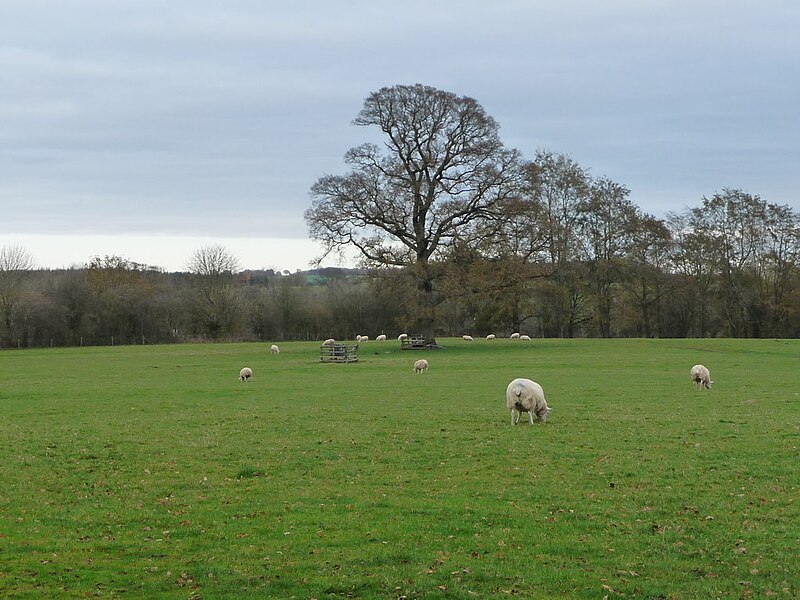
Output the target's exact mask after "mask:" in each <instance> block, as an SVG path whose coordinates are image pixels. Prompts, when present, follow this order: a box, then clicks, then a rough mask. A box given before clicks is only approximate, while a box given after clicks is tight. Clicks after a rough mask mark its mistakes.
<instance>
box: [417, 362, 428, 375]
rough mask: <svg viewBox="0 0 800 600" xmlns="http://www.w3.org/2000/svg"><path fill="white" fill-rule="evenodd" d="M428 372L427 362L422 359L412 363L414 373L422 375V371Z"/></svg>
mask: <svg viewBox="0 0 800 600" xmlns="http://www.w3.org/2000/svg"><path fill="white" fill-rule="evenodd" d="M427 370H428V361H427V360H425V359H424V358H420V359H419V360H418V361H417V362H415V363H414V372H415V373H422V372H423V371H427Z"/></svg>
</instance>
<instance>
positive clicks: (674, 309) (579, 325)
mask: <svg viewBox="0 0 800 600" xmlns="http://www.w3.org/2000/svg"><path fill="white" fill-rule="evenodd" d="M535 162H536V165H537V168H536V171H535V175H536V177H538V178H540V180H541V181H545V180H546V181H549V182H553V183H554V184H555V183H558V185H557V186H554V187H551V186H550V184H548V186H547V190H548V193H547V194H546V197H547V202H546V203H544V204H537V205H530V204H529V205H526V206H525V207H524V208H525V209H526V210H521V209H522V208H523V207H520V206H518V207H516V208H515V210H514V211H512V212H509V213H507V214H506V215H504V216H503V217H498V219H497V221H496V222H492V223H487V224H484V225H483V226H484V227H488V228H491V229H493V232H492V235H491V236H489V235H488V234H487V235H481V232H480V231H478V230H476V231H475V236H474V237H471V238H463V239H461V238H459V240H458V241H457V243H454V244H453V245H452V246H451V247H450V248H449V250H448V252H447V254H446V255H443V256H442V258H441V259H440V260H437V261H431V262H430V264H429V265H428V269H429V271H430V273H429V276H430V277H431V281H432V284H433V290H434V294H435V296H436V300H435V302H434V303H433V304H431V303H430V302H429V300H428V299H427V298H425V299H421V298H420V296H421V295H423V294H426V293H428V292H426V291H425V290H424V289H420V287H419V285H418V278H417V275H416V273H415V272H414V267H413V266H406V267H381V268H378V267H375V268H371V269H366V268H365V269H341V268H325V269H317V270H313V271H306V272H298V273H294V274H288V273H287V272H284V273H280V272H275V271H271V270H268V271H250V270H241V269H239V267H238V261H237V259H236V257H235V256H233V255H232V254H231V253H230V252H229V251H227V250H226V249H225V248H224V247H220V246H211V247H204V248H201V249H199V250H198V251H197V252H196V253H195V255H194V257H193V258H192V260H191V261H190V263H189V268H188V270H187V271H186V272H180V273H168V272H164V271H162V270H160V269H157V268H154V267H151V266H147V265H144V264H140V263H136V262H134V261H132V260H130V259H127V258H123V257H118V256H111V257H109V256H106V257H102V258H100V257H94V258H92V259H90V261H89V262H87V264H85V265H84V266H83V267H81V268H72V269H65V270H42V269H34V268H32V259H30V257H29V255H28V254H27V253H26V251H25V250H24V249H21V248H16V247H4V248H0V346H2V347H4V348H17V347H41V346H80V345H112V344H141V343H145V344H149V343H153V344H155V343H168V342H186V341H203V340H225V341H233V340H243V341H244V340H252V341H270V340H272V341H280V340H322V339H325V338H328V337H335V338H337V339H353V338H355V336H356V335H358V334H364V335H370V337H373V338H374V336H375V335H377V334H379V333H386V334H389V335H391V336H395V335H397V334H398V333H400V332H409V333H414V332H416V330H417V329H418V328H420V327H421V326H420V323H421V322H427V321H428V320H431V321H433V322H434V323H435V329H434V335H440V336H460V335H462V334H465V333H468V334H471V335H475V336H478V335H486V334H488V333H496V334H498V335H508V334H510V333H511V332H513V331H521V332H523V333H527V334H529V335H532V336H544V337H583V336H589V337H709V336H711V337H715V336H724V337H781V338H785V337H800V215H798V213H797V212H795V211H793V210H791V209H790V208H789V207H787V206H784V205H774V204H770V203H767V202H765V201H763V200H761V199H760V198H758V197H757V196H753V195H750V194H747V193H745V192H742V191H741V190H723V191H721V192H719V193H716V194H714V195H713V196H711V197H710V198H703V199H702V203H701V204H700V205H699V206H697V207H695V208H689V209H686V210H685V211H683V212H681V213H674V214H670V215H668V216H667V218H665V219H656V218H654V217H652V216H650V215H647V214H645V213H643V212H642V211H640V210H639V209H638V208H637V207H636V206H634V205H633V204H632V203H630V202H629V201H628V199H627V195H626V194H625V193H623V192H624V190H623V188H617V192H618V193H617V194H615V195H613V196H612V197H611V198H610V199H609V198H607V197H605V196H603V195H602V194H597V193H592V191H591V190H594V189H596V187H597V186H598V185H599V186H601V188H602V189H608V186H609V183H608V182H606V181H604V180H600V181H594V180H592V179H591V178H590V177H589V176H588V174H587V172H586V171H585V170H583V169H581V168H579V167H578V165H576V164H575V163H574V161H572V160H571V159H569V158H568V157H565V156H556V155H552V154H547V153H541V155H540V156H538V157H537V159H536V161H535ZM567 173H571V179H567V178H565V177H564V175H566V174H567ZM576 177H577V178H576ZM568 181H570V182H571V183H569V185H566V186H565V185H563V184H565V183H567V182H568ZM579 182H580V186H581V189H582V190H583V191H581V192H580V193H578V189H579V188H578V187H576V186H575V184H577V183H579ZM424 311H431V312H430V313H429V314H425V313H424ZM421 317H422V318H421Z"/></svg>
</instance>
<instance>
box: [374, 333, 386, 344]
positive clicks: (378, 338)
mask: <svg viewBox="0 0 800 600" xmlns="http://www.w3.org/2000/svg"><path fill="white" fill-rule="evenodd" d="M375 341H376V342H385V341H386V334H385V333H382V334H380V335H379V336H378V337H376V338H375Z"/></svg>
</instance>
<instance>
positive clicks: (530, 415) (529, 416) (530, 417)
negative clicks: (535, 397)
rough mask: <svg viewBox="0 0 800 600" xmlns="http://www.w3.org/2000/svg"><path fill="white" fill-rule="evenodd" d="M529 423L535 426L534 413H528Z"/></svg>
mask: <svg viewBox="0 0 800 600" xmlns="http://www.w3.org/2000/svg"><path fill="white" fill-rule="evenodd" d="M528 421H530V423H531V425H533V413H532V412H531V411H528Z"/></svg>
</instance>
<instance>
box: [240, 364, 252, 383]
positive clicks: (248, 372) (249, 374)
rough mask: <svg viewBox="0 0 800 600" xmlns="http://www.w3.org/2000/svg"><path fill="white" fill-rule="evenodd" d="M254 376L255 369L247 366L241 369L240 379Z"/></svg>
mask: <svg viewBox="0 0 800 600" xmlns="http://www.w3.org/2000/svg"><path fill="white" fill-rule="evenodd" d="M252 376H253V369H251V368H250V367H245V368H243V369H242V370H241V371H239V381H247V380H248V379H250V378H251V377H252Z"/></svg>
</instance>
